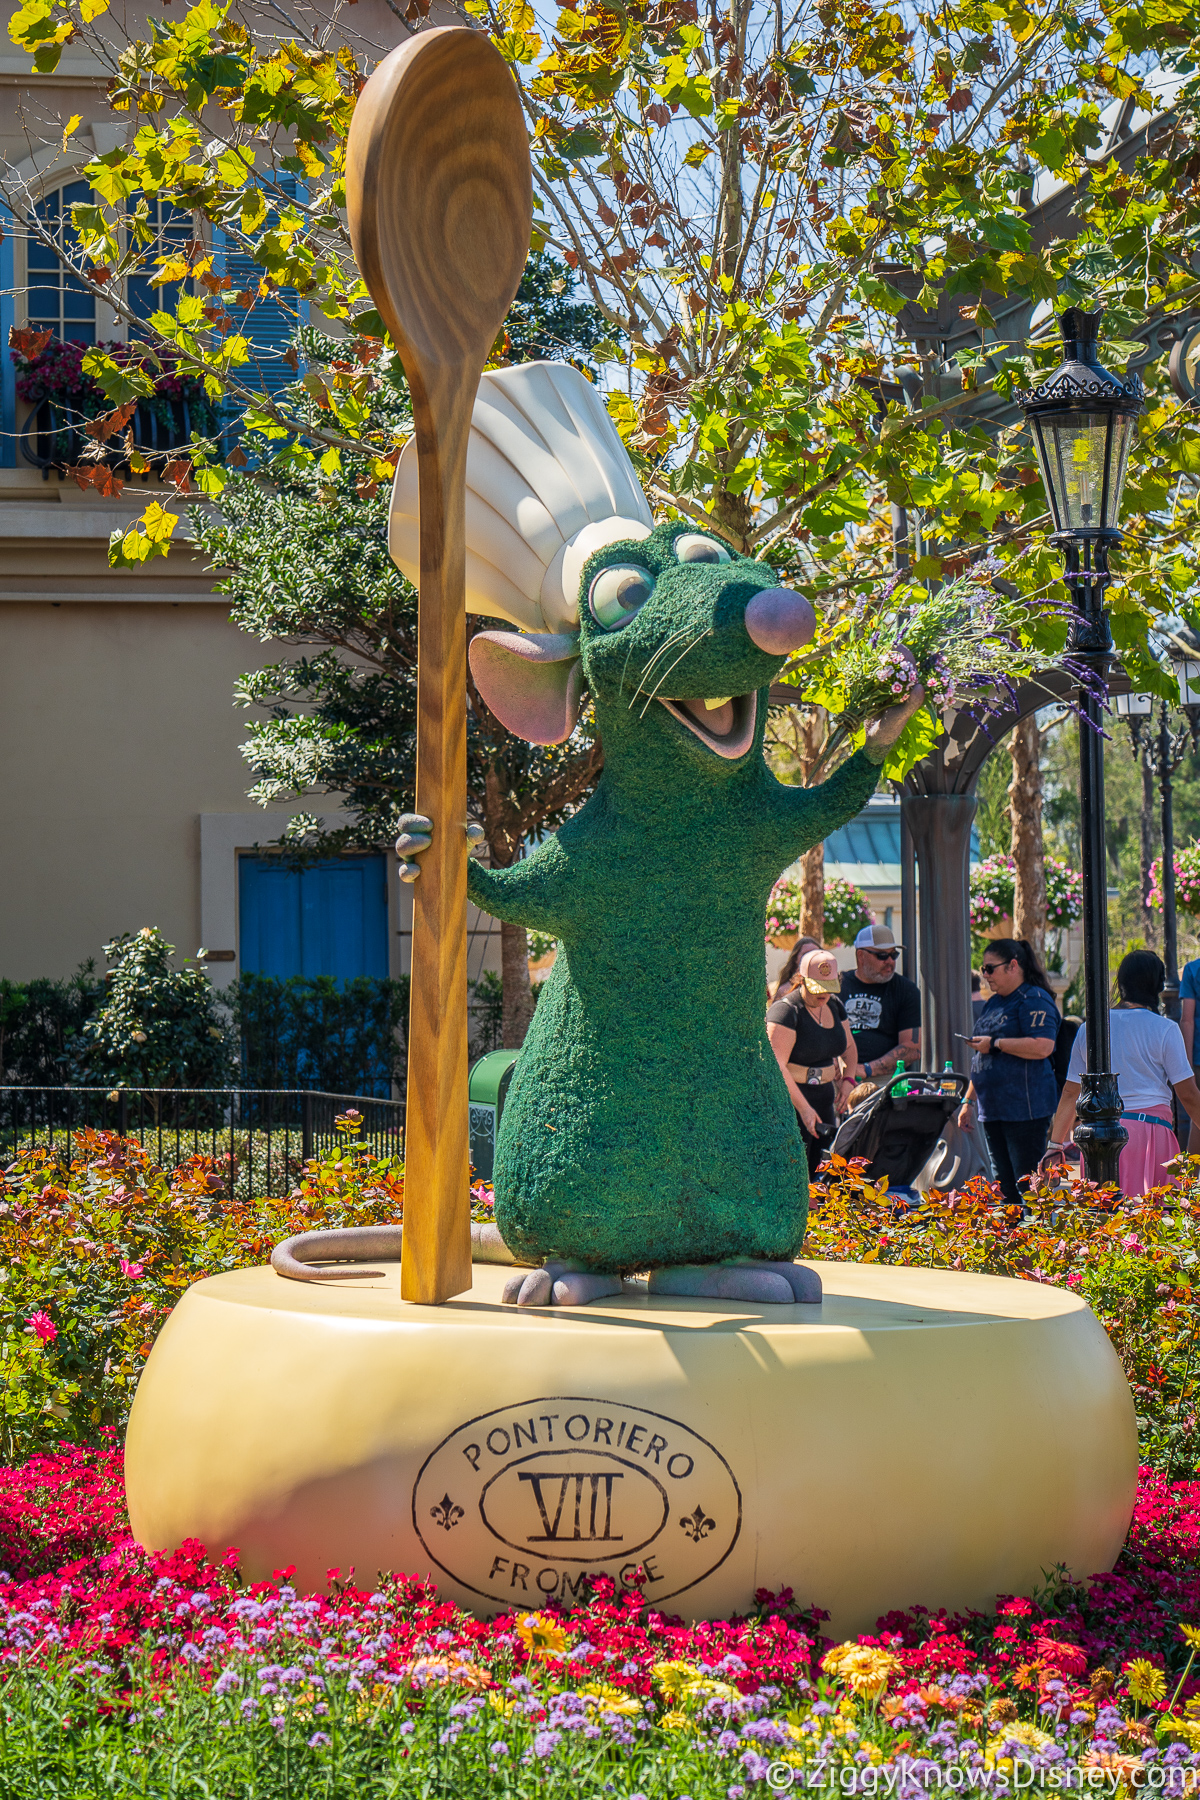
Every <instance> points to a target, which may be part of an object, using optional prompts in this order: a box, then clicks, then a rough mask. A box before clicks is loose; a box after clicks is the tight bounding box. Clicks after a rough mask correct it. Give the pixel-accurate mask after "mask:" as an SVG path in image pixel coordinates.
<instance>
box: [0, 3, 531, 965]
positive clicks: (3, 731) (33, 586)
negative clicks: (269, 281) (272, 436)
mask: <svg viewBox="0 0 1200 1800" xmlns="http://www.w3.org/2000/svg"><path fill="white" fill-rule="evenodd" d="M10 10H11V9H10ZM130 14H131V16H130V25H129V29H130V30H131V31H133V30H135V29H138V28H139V27H138V26H137V17H138V9H137V7H136V6H135V7H134V8H131V9H130ZM344 17H346V18H348V19H349V25H348V26H346V25H342V26H340V27H339V29H340V30H343V31H345V32H346V33H347V35H348V36H349V37H350V38H351V39H353V37H354V36H355V35H357V38H358V42H357V44H356V45H355V48H356V50H357V52H358V54H359V55H360V57H361V59H362V61H363V63H364V64H365V65H367V66H369V65H370V64H371V63H372V62H373V61H374V60H376V59H377V58H378V55H379V54H380V53H381V50H384V49H387V48H390V46H391V45H392V44H393V43H395V42H397V41H398V40H399V37H400V36H401V35H403V27H402V26H401V25H400V24H399V22H398V20H397V19H396V18H395V16H394V15H393V13H392V12H391V10H390V9H389V7H388V6H387V4H386V0H359V4H358V5H357V6H356V8H355V10H354V12H353V13H352V14H349V15H344ZM109 73H110V71H109V70H108V69H107V68H105V67H104V66H103V65H102V64H100V63H99V62H98V61H96V60H95V59H94V58H93V57H92V56H91V55H90V54H89V53H88V52H87V51H86V50H84V49H81V48H79V47H77V46H75V45H68V46H67V47H66V49H65V51H64V54H63V58H62V62H61V64H60V66H59V69H58V70H57V71H56V72H55V74H54V75H52V76H44V77H37V76H31V75H30V72H29V59H28V57H27V56H26V55H25V54H24V53H23V52H21V51H19V50H17V49H16V48H15V47H14V46H12V45H11V44H9V43H8V42H7V39H6V40H5V45H4V48H3V50H2V51H0V157H2V158H3V162H4V165H5V172H6V173H5V185H6V188H7V191H8V193H9V196H10V198H11V199H12V200H13V202H14V204H13V205H12V206H11V207H7V208H6V207H2V206H0V226H2V227H3V232H4V236H3V240H2V242H0V342H2V344H3V352H2V374H0V634H2V640H3V655H0V745H2V747H3V762H4V767H5V769H6V770H7V773H8V779H7V781H6V783H5V785H4V790H3V796H2V798H0V841H2V842H3V844H4V850H5V854H4V860H3V877H2V879H0V975H3V976H7V977H9V978H11V979H15V980H22V979H29V978H32V977H35V976H58V977H61V976H65V975H68V974H70V973H72V972H73V970H74V969H75V968H76V967H77V966H78V965H79V964H80V963H81V962H82V961H84V960H85V959H87V958H88V957H95V958H97V960H100V946H101V945H102V944H103V943H105V942H106V941H107V940H108V939H110V938H112V937H113V936H115V935H116V934H117V933H119V932H121V931H130V930H136V929H138V928H139V927H140V926H142V925H156V926H158V927H160V928H161V929H162V931H163V932H164V933H165V934H166V936H167V938H168V939H169V940H170V942H172V943H173V944H175V945H176V946H177V947H178V949H179V950H180V952H181V953H183V954H186V955H195V954H196V952H197V951H198V950H200V949H201V948H203V949H204V950H205V951H206V952H208V953H209V956H210V958H211V965H210V973H211V975H212V978H213V980H214V982H215V983H216V984H217V985H220V986H224V985H225V984H227V983H228V982H229V981H231V980H232V979H233V978H234V977H235V975H237V974H238V973H239V972H240V971H241V970H243V969H247V970H251V969H258V970H262V971H264V972H270V973H275V974H280V975H289V974H331V975H339V976H345V975H353V974H382V975H392V976H398V975H401V974H403V973H405V972H406V971H407V969H408V960H409V959H408V947H409V944H410V942H411V894H410V891H409V890H408V889H406V888H404V887H403V886H402V885H401V884H400V883H399V882H398V880H397V879H396V863H395V857H394V855H393V854H392V853H390V852H388V853H387V854H382V853H381V854H379V855H376V856H365V857H339V858H336V859H331V860H330V861H329V862H327V863H324V864H321V865H319V866H318V867H317V868H316V869H310V870H305V871H303V872H301V871H298V870H295V869H290V868H286V867H284V866H283V865H282V864H281V863H280V860H279V858H278V856H277V854H276V853H275V852H274V851H273V850H272V847H271V846H272V841H273V840H275V839H277V838H278V837H279V835H280V833H281V832H282V830H283V828H284V826H285V824H286V822H287V818H288V811H287V809H285V808H281V809H273V810H270V811H264V810H262V809H261V808H259V807H257V806H255V805H254V804H253V803H252V802H251V801H250V800H249V799H248V798H247V795H246V789H247V786H248V785H249V782H250V779H251V776H250V770H249V767H248V765H247V763H246V762H245V761H244V759H243V757H242V756H241V754H240V746H241V744H242V742H243V741H244V739H245V735H246V722H247V718H248V716H249V715H247V714H246V713H245V712H244V711H242V710H240V709H238V708H235V706H234V700H233V690H234V683H235V681H236V680H237V678H238V677H239V676H240V675H242V674H244V673H245V672H246V671H247V670H249V669H251V668H254V667H257V666H261V665H262V664H264V663H267V662H271V661H275V660H277V659H278V657H279V656H280V655H281V654H282V653H283V646H281V645H277V644H276V645H272V644H265V645H264V644H261V643H259V642H258V641H257V639H254V638H251V637H248V636H246V635H245V634H244V633H243V632H241V631H239V630H238V629H237V628H236V627H235V626H234V625H233V624H232V623H231V621H230V619H229V608H228V603H227V602H226V601H225V599H224V598H223V597H222V596H221V595H220V594H219V593H217V592H215V590H214V574H213V571H211V570H210V569H208V568H207V567H206V566H205V563H204V560H203V558H202V557H201V556H200V555H199V553H198V552H196V551H195V550H193V549H192V548H191V547H190V545H189V544H188V542H187V541H186V526H185V527H184V528H183V529H181V530H180V531H179V532H178V533H177V534H176V544H175V546H174V547H173V548H172V551H171V554H170V556H169V557H167V558H166V559H165V560H163V559H159V560H157V561H154V562H151V563H149V564H146V565H143V566H142V567H141V568H139V569H138V570H136V571H133V572H131V571H127V570H113V569H110V567H109V565H108V556H107V550H108V540H109V536H110V533H111V532H112V531H114V530H115V529H122V530H125V529H128V527H129V526H130V524H131V523H132V522H133V520H134V519H136V518H137V517H138V516H139V515H140V514H141V512H142V511H143V509H144V507H145V506H146V504H147V501H148V499H149V498H151V497H152V494H153V491H154V490H153V489H152V488H148V487H147V485H146V483H145V482H144V481H143V480H142V479H139V478H138V477H136V476H134V477H131V478H130V479H129V480H128V482H127V485H126V487H125V489H124V491H123V492H122V493H121V494H120V496H119V497H111V498H103V497H102V496H101V495H100V494H99V493H97V492H96V491H95V490H94V489H92V490H87V491H84V490H81V488H80V487H79V486H78V484H77V483H76V481H75V480H74V479H73V478H72V477H70V476H69V475H67V474H65V472H64V464H65V463H67V462H69V461H70V460H72V451H71V446H70V443H69V441H68V440H66V439H64V438H63V436H62V435H61V433H60V432H59V431H58V427H59V425H60V424H61V419H62V415H61V414H55V413H54V411H53V409H52V408H51V407H49V406H48V405H47V404H42V405H40V406H39V405H34V404H32V403H31V402H29V401H28V400H25V399H22V398H21V397H20V396H19V394H18V378H17V370H16V368H15V367H14V360H13V357H12V355H11V354H10V352H9V333H10V330H12V329H13V328H15V329H16V330H17V331H21V330H24V329H27V328H32V329H35V330H46V329H49V330H51V331H53V333H54V335H55V338H56V339H57V340H59V341H60V342H62V343H65V344H75V345H79V346H87V345H91V344H95V343H104V342H111V341H118V342H119V341H121V340H122V339H123V338H124V337H125V335H126V332H125V326H124V324H123V323H122V321H121V320H120V319H119V318H118V316H117V314H116V313H115V312H114V311H113V310H112V309H111V308H109V307H106V306H105V305H103V304H102V303H101V302H99V301H97V300H95V299H93V297H92V295H91V294H90V293H89V292H87V291H86V290H85V289H84V288H83V286H82V285H81V284H79V283H77V282H74V281H72V279H71V278H70V277H69V276H64V274H63V271H62V268H61V265H60V264H59V262H58V260H57V259H56V258H55V256H54V255H53V253H52V252H51V251H49V250H48V249H47V248H46V247H45V246H43V245H41V244H39V243H38V242H37V241H36V239H35V238H33V237H31V235H30V233H29V230H28V227H27V221H28V218H29V216H30V214H31V213H35V214H36V216H37V217H38V218H40V219H41V221H42V222H43V223H44V224H46V225H48V226H49V227H50V228H51V229H52V230H61V231H64V232H67V233H69V217H70V207H71V205H72V204H73V203H74V202H75V201H78V200H83V199H87V198H89V197H90V192H89V189H88V186H87V183H86V181H84V180H83V178H82V170H83V167H84V165H85V164H86V162H87V161H88V160H89V158H90V157H91V156H93V155H95V154H103V153H104V152H106V151H108V150H110V149H112V148H114V147H115V146H116V145H117V144H118V143H120V142H121V141H123V138H124V134H125V132H126V129H127V126H126V124H125V123H124V122H123V121H122V120H120V119H119V118H118V117H117V116H116V115H114V114H112V113H111V112H110V111H109V110H108V108H107V105H106V103H105V85H106V82H107V80H108V77H109ZM75 115H78V116H79V120H80V123H79V124H78V126H77V127H76V128H75V130H74V132H73V133H72V134H71V136H70V139H69V145H68V148H67V149H66V150H64V149H63V147H62V146H63V134H64V127H65V125H66V123H67V121H68V119H70V118H72V117H74V116H75ZM157 222H158V224H159V227H160V231H161V233H162V235H163V237H164V238H165V239H166V240H167V241H170V240H172V239H173V238H179V239H180V240H181V241H182V240H184V239H186V238H189V237H192V236H194V235H200V232H201V225H200V222H199V221H198V220H193V219H192V217H191V215H190V214H173V215H170V216H164V215H163V214H162V211H161V207H160V209H159V214H158V220H157ZM215 248H216V249H217V250H218V251H219V248H220V247H219V245H217V246H215ZM233 260H234V259H233V258H232V257H231V258H230V265H231V266H230V270H229V272H230V273H231V275H232V277H233V279H234V283H235V286H236V285H237V284H238V281H239V279H240V274H241V272H240V271H239V270H238V269H236V268H233V267H232V262H233ZM243 260H245V259H243ZM243 285H244V282H243ZM143 290H144V291H143ZM127 299H128V302H129V304H130V305H131V306H132V307H133V308H134V310H135V311H139V312H140V311H143V310H145V311H147V312H148V311H150V310H152V309H153V307H155V306H157V305H158V304H159V301H158V299H157V298H156V297H155V295H154V294H152V292H151V290H150V288H149V284H148V283H145V282H142V281H140V280H135V281H133V282H131V283H130V292H129V294H128V296H127ZM291 327H292V320H291V319H290V318H289V317H287V315H286V314H285V313H284V312H283V310H282V309H280V308H278V307H275V308H272V307H271V306H269V305H266V306H264V305H263V304H261V303H260V304H259V305H258V306H256V307H255V309H254V313H253V316H250V317H248V319H247V322H246V325H245V330H246V334H247V335H248V336H249V337H250V339H251V342H252V344H253V345H254V346H255V352H256V355H257V357H258V360H259V366H260V372H261V374H262V377H263V380H264V382H265V383H266V385H267V386H268V387H272V386H279V385H281V384H282V382H283V381H284V380H286V379H289V378H290V371H289V370H288V369H287V367H286V365H285V364H284V363H283V362H282V358H281V355H280V352H281V350H282V348H283V347H284V345H285V343H286V340H287V335H288V333H289V331H290V329H291ZM180 423H181V424H182V423H184V421H180ZM135 426H136V427H137V428H138V429H139V431H148V432H149V433H151V434H152V435H153V434H155V433H159V434H161V432H162V430H163V429H164V427H163V424H162V421H161V420H159V421H157V422H156V421H155V420H154V419H152V418H150V417H149V416H145V417H143V415H142V414H140V413H139V415H137V418H136V419H135ZM159 441H161V436H160V439H159ZM74 454H77V451H76V452H74ZM180 540H183V541H180ZM305 808H306V810H313V811H317V812H318V813H322V814H323V815H332V816H334V817H336V816H337V801H336V799H330V800H327V801H324V802H322V801H319V800H318V801H316V802H315V803H314V802H306V803H305ZM469 928H470V930H471V938H470V945H471V956H470V975H471V976H472V978H474V977H476V976H478V975H479V974H480V973H481V972H482V970H483V969H484V968H485V967H488V968H497V969H498V967H499V947H498V946H499V936H498V933H499V927H498V926H496V925H495V924H494V922H493V921H490V920H487V919H485V918H480V917H479V916H478V915H475V914H474V913H472V916H471V918H470V920H469Z"/></svg>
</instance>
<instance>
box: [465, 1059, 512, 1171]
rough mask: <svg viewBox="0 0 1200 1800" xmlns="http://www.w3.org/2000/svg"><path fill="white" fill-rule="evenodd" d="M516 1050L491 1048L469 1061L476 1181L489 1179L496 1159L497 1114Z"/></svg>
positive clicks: (504, 1095) (471, 1127)
mask: <svg viewBox="0 0 1200 1800" xmlns="http://www.w3.org/2000/svg"><path fill="white" fill-rule="evenodd" d="M520 1054H521V1052H520V1051H519V1050H490V1051H489V1052H488V1054H487V1055H486V1056H481V1057H480V1058H479V1061H478V1062H477V1063H474V1064H472V1067H471V1073H470V1075H469V1076H468V1078H467V1107H468V1114H469V1119H470V1127H469V1128H470V1134H471V1166H472V1168H473V1169H474V1171H475V1177H474V1178H475V1180H476V1181H490V1180H491V1179H492V1169H493V1167H494V1165H495V1161H496V1138H497V1136H498V1134H499V1131H500V1115H501V1113H502V1112H503V1111H504V1101H505V1097H506V1095H507V1093H508V1084H509V1082H510V1081H511V1080H512V1072H513V1066H514V1064H515V1063H516V1060H517V1058H518V1056H519V1055H520Z"/></svg>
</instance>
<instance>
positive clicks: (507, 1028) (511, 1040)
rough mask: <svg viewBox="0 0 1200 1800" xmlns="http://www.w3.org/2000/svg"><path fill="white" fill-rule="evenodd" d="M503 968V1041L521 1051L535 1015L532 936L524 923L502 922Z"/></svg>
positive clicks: (501, 949) (501, 957) (501, 959)
mask: <svg viewBox="0 0 1200 1800" xmlns="http://www.w3.org/2000/svg"><path fill="white" fill-rule="evenodd" d="M500 967H501V971H502V975H503V980H504V1020H503V1025H502V1028H501V1042H502V1045H503V1048H504V1049H505V1050H519V1049H520V1048H521V1045H522V1044H523V1043H524V1042H525V1033H526V1032H527V1031H528V1030H529V1021H530V1020H531V1019H532V1017H533V990H532V988H531V987H530V985H529V937H528V934H527V933H526V930H525V927H524V926H523V925H510V924H509V923H508V922H507V920H504V919H502V920H501V921H500Z"/></svg>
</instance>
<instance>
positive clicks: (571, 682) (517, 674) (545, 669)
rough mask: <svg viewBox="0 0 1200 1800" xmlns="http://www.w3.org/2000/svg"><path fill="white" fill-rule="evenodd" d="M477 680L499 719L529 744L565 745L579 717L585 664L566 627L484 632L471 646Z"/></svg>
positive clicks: (470, 655) (474, 674) (471, 662)
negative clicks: (563, 743)
mask: <svg viewBox="0 0 1200 1800" xmlns="http://www.w3.org/2000/svg"><path fill="white" fill-rule="evenodd" d="M469 661H470V664H471V673H472V675H473V676H474V677H475V685H476V687H477V688H478V689H479V692H480V693H481V694H482V695H483V698H484V700H485V701H486V702H487V704H488V706H490V707H491V709H492V711H493V712H494V713H495V715H496V717H497V718H498V719H499V721H500V723H501V724H502V725H503V726H505V727H506V729H507V730H509V731H511V732H512V733H513V735H514V736H515V737H521V738H524V739H525V740H526V742H527V743H530V744H561V743H562V742H563V741H564V740H565V739H566V738H569V737H570V735H571V733H572V732H573V731H574V729H575V723H576V720H577V719H578V718H579V708H580V704H581V702H582V699H583V664H582V663H581V662H580V660H579V639H578V638H577V637H574V636H571V635H569V634H568V633H566V632H541V631H531V632H516V631H480V632H477V633H476V634H475V636H474V637H473V638H472V639H471V644H470V650H469Z"/></svg>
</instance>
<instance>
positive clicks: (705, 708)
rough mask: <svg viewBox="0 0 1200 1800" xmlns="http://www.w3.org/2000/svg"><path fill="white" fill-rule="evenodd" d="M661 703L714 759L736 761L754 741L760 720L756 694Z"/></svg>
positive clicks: (660, 697) (659, 698)
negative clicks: (756, 723)
mask: <svg viewBox="0 0 1200 1800" xmlns="http://www.w3.org/2000/svg"><path fill="white" fill-rule="evenodd" d="M657 698H658V700H659V701H660V702H661V703H662V705H663V706H665V707H666V709H667V711H668V712H669V713H670V715H671V717H672V718H673V719H678V720H679V723H680V724H681V725H686V726H687V728H688V730H689V731H690V732H691V734H692V736H693V737H697V738H699V739H700V742H701V743H702V744H703V745H704V748H705V749H706V750H711V751H712V753H713V755H714V756H723V757H725V759H726V760H727V761H728V762H733V761H734V760H735V759H736V758H737V757H739V756H745V754H746V752H747V750H749V748H750V746H751V744H752V743H753V742H754V726H755V722H756V720H757V717H758V695H757V694H734V695H732V696H730V697H726V698H723V699H718V700H715V701H714V700H664V699H663V697H662V695H661V694H659V695H658V696H657Z"/></svg>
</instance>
